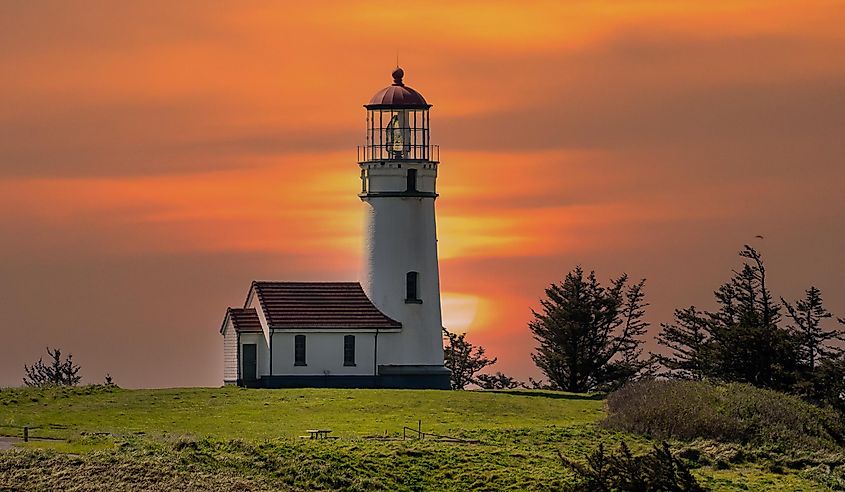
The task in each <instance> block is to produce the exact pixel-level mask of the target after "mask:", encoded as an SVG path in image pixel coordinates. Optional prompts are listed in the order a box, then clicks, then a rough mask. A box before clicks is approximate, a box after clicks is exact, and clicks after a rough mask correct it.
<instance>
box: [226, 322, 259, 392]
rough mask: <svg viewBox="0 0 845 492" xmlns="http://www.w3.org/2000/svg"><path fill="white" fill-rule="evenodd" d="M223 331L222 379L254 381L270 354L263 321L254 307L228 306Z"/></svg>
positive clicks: (239, 381) (231, 382) (248, 383)
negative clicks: (262, 326)
mask: <svg viewBox="0 0 845 492" xmlns="http://www.w3.org/2000/svg"><path fill="white" fill-rule="evenodd" d="M220 333H221V334H222V335H223V383H224V384H237V385H239V386H244V385H254V384H255V382H256V381H258V379H259V377H260V375H259V374H257V372H258V369H257V368H259V367H262V362H264V363H266V362H265V360H264V359H266V358H267V355H266V354H267V343H266V340H265V338H264V333H263V331H262V330H261V321H260V320H259V318H258V313H257V312H256V311H255V309H253V308H229V309H227V310H226V316H225V317H224V318H223V326H221V327H220Z"/></svg>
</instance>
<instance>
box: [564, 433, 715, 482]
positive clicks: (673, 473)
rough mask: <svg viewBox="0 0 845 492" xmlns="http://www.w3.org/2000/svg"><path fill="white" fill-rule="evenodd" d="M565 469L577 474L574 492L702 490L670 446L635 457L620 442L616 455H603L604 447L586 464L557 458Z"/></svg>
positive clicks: (591, 456) (665, 444)
mask: <svg viewBox="0 0 845 492" xmlns="http://www.w3.org/2000/svg"><path fill="white" fill-rule="evenodd" d="M560 459H561V460H562V461H563V464H564V466H566V467H567V468H569V469H571V470H572V471H573V472H575V474H576V475H577V477H578V478H577V480H578V482H576V484H575V485H573V486H572V487H571V490H573V491H590V492H603V491H608V492H609V491H611V490H613V491H620V492H649V491H667V492H668V491H677V492H698V491H703V490H705V489H704V488H703V487H701V486H700V485H699V484H698V482H696V480H695V477H693V476H692V474H690V471H689V468H688V467H687V466H686V465H685V464H684V463H683V462H682V461H681V460H679V459H678V458H676V457H675V456H672V452H671V451H670V449H669V444H667V443H665V442H664V443H663V446H662V447H659V448H658V447H657V446H655V447H654V449H652V451H651V452H649V453H646V454H642V455H639V456H634V455H633V454H632V453H631V450H630V449H628V446H627V445H625V443H624V442H622V443H621V444H620V445H619V450H618V451H617V452H615V453H610V454H608V453H605V451H604V446H602V445H599V447H598V449H596V450H595V451H593V453H592V454H591V455H590V456H588V457H587V463H580V462H578V461H573V460H570V459H568V458H566V457H564V456H563V455H561V456H560Z"/></svg>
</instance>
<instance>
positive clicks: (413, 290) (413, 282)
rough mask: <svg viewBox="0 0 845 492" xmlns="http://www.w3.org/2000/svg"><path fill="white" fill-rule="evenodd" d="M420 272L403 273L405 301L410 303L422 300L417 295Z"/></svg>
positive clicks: (419, 302)
mask: <svg viewBox="0 0 845 492" xmlns="http://www.w3.org/2000/svg"><path fill="white" fill-rule="evenodd" d="M419 286H420V274H419V273H417V272H408V273H407V274H405V302H406V303H411V304H421V303H422V300H421V299H420V297H419Z"/></svg>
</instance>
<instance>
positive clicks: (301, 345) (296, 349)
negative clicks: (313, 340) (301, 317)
mask: <svg viewBox="0 0 845 492" xmlns="http://www.w3.org/2000/svg"><path fill="white" fill-rule="evenodd" d="M293 365H295V366H304V365H305V335H296V336H295V337H293Z"/></svg>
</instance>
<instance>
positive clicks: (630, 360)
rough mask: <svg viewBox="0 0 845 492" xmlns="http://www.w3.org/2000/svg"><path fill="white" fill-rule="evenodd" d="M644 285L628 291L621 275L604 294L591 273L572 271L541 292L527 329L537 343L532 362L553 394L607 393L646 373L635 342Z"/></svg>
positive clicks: (641, 329) (644, 325) (640, 329)
mask: <svg viewBox="0 0 845 492" xmlns="http://www.w3.org/2000/svg"><path fill="white" fill-rule="evenodd" d="M644 284H645V280H642V281H640V282H638V283H636V284H631V285H629V284H628V277H627V275H622V276H621V277H619V278H617V279H615V280H612V281H611V284H610V286H609V287H607V288H605V287H602V286H601V285H600V284H599V282H598V280H597V279H596V276H595V272H590V273H589V274H588V275H585V274H584V271H583V270H582V269H581V267H577V268H575V270H573V271H572V272H569V273H568V274H567V275H566V277H565V279H564V280H563V282H562V283H560V284H552V285H550V286H549V287H548V288H547V289H546V298H545V299H542V300H541V301H540V304H541V306H542V310H541V312H537V311H532V312H533V314H534V320H533V321H531V322H530V323H529V328H530V330H531V332H532V333H533V335H534V339H535V340H536V341H537V342H538V343H539V346H538V347H537V349H536V352H535V353H534V354H532V358H533V359H534V363H535V364H537V367H539V368H540V370H542V371H543V373H544V374H545V375H546V377H547V378H548V380H549V381H550V383H551V386H552V387H553V388H555V389H561V390H565V391H572V392H578V393H580V392H588V391H605V390H612V389H615V388H616V387H618V386H621V385H622V384H624V383H625V382H626V381H628V380H631V379H633V378H635V377H637V376H638V375H640V374H642V373H643V371H645V370H646V368H647V367H648V366H649V363H648V361H644V360H642V359H641V357H640V356H641V353H642V349H641V348H640V345H641V344H642V340H640V339H639V337H641V336H642V335H643V334H644V333H645V331H646V329H647V327H648V323H646V322H645V321H644V315H645V311H644V309H645V307H646V306H647V304H646V302H645V299H644V296H645V294H644V291H643V286H644Z"/></svg>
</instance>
